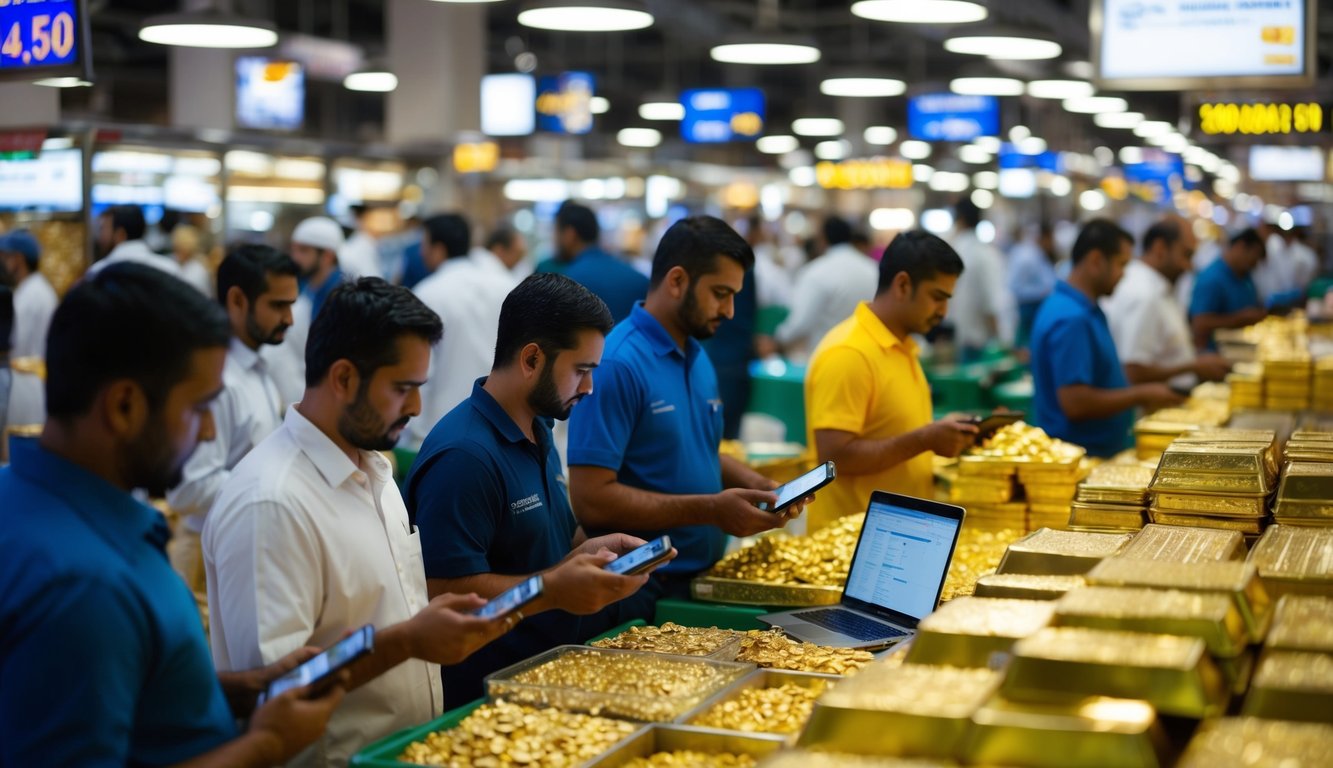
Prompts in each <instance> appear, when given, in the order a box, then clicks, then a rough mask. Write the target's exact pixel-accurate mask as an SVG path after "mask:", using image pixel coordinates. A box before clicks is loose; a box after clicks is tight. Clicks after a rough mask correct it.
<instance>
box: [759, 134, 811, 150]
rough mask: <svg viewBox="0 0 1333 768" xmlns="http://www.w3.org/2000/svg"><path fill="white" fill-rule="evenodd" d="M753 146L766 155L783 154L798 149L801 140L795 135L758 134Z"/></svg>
mask: <svg viewBox="0 0 1333 768" xmlns="http://www.w3.org/2000/svg"><path fill="white" fill-rule="evenodd" d="M754 146H755V149H757V150H759V151H760V152H763V153H764V154H766V155H785V154H787V153H788V152H794V151H796V150H797V149H800V148H801V140H800V139H798V138H796V137H795V136H760V137H759V140H758V141H756V142H755V143H754Z"/></svg>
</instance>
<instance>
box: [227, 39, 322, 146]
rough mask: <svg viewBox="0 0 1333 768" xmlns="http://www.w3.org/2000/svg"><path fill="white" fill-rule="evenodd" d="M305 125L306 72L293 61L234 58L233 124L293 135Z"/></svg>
mask: <svg viewBox="0 0 1333 768" xmlns="http://www.w3.org/2000/svg"><path fill="white" fill-rule="evenodd" d="M303 122H305V71H304V70H303V69H302V68H301V65H300V64H297V63H296V62H294V61H275V60H273V59H268V58H265V57H263V56H238V57H237V58H236V124H237V125H238V126H240V127H242V128H257V129H259V130H264V131H295V130H299V129H300V128H301V124H302V123H303Z"/></svg>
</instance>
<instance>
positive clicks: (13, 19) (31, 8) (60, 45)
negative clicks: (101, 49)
mask: <svg viewBox="0 0 1333 768" xmlns="http://www.w3.org/2000/svg"><path fill="white" fill-rule="evenodd" d="M52 77H78V78H82V79H85V80H86V79H91V78H92V45H91V43H90V42H89V36H88V19H87V9H86V8H85V6H84V1H83V0H35V1H34V0H28V2H21V1H20V0H0V80H9V81H14V80H17V81H27V82H32V81H35V80H42V79H46V78H52Z"/></svg>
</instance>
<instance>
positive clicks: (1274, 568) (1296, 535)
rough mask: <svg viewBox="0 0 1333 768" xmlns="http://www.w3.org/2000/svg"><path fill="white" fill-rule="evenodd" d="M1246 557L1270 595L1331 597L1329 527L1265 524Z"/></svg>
mask: <svg viewBox="0 0 1333 768" xmlns="http://www.w3.org/2000/svg"><path fill="white" fill-rule="evenodd" d="M1249 561H1250V562H1251V563H1254V565H1255V567H1257V568H1258V569H1259V576H1260V577H1261V578H1262V579H1263V580H1264V586H1266V587H1267V588H1268V591H1269V593H1270V594H1271V595H1272V596H1273V597H1274V598H1280V597H1281V596H1283V595H1286V594H1307V595H1322V596H1325V597H1333V529H1328V528H1304V527H1300V526H1294V525H1273V526H1269V528H1268V530H1266V531H1264V535H1263V536H1262V537H1260V539H1259V541H1258V542H1257V543H1256V544H1255V545H1254V548H1253V549H1252V550H1250V557H1249Z"/></svg>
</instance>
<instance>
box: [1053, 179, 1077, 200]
mask: <svg viewBox="0 0 1333 768" xmlns="http://www.w3.org/2000/svg"><path fill="white" fill-rule="evenodd" d="M1047 191H1049V192H1050V193H1051V194H1052V195H1055V196H1056V197H1065V196H1066V195H1068V194H1069V193H1070V192H1073V191H1074V184H1073V182H1071V181H1070V180H1069V178H1068V177H1067V176H1056V177H1054V178H1052V179H1051V183H1050V186H1048V187H1047Z"/></svg>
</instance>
